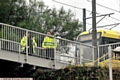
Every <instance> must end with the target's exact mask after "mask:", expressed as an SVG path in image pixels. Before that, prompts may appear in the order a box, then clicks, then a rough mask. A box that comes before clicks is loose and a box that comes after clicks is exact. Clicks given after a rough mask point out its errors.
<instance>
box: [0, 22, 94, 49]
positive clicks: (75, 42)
mask: <svg viewBox="0 0 120 80" xmlns="http://www.w3.org/2000/svg"><path fill="white" fill-rule="evenodd" d="M0 25H3V26H10V27H12V28H16V29H22V30H28V31H30V32H33V33H37V34H41V35H44V36H47V34H44V33H40V32H37V31H32V30H29V29H24V28H20V27H17V26H13V25H9V24H4V23H0ZM51 37H54V36H51ZM54 38H55V39H59V40H65V41H68V42H71V43H74V44H79V45H83V46H88V47H92V48H95V46H92V45H87V44H84V43H79V42H77V41H72V40H68V39H64V38H57V37H54Z"/></svg>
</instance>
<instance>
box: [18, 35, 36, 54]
mask: <svg viewBox="0 0 120 80" xmlns="http://www.w3.org/2000/svg"><path fill="white" fill-rule="evenodd" d="M26 38H27V37H26V36H24V37H23V38H22V39H21V42H20V45H21V51H23V50H24V49H25V47H26V44H27V43H26ZM32 45H33V52H34V53H35V47H36V46H37V43H36V42H35V38H34V37H33V38H32Z"/></svg>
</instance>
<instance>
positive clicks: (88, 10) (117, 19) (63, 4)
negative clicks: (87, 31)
mask: <svg viewBox="0 0 120 80" xmlns="http://www.w3.org/2000/svg"><path fill="white" fill-rule="evenodd" d="M53 1H54V2H56V3H59V4H63V5H65V6H69V7H73V8H76V9H80V10H83V8H80V7H77V6H73V5H70V4H65V3H62V2H59V1H56V0H53ZM87 1H88V2H91V1H89V0H87ZM97 5H99V4H98V3H97ZM102 6H103V5H102ZM104 8H106V6H104ZM107 8H108V7H107ZM108 9H109V8H108ZM111 10H112V9H111ZM113 10H114V9H113ZM86 11H87V12H91V13H92V11H90V10H86ZM114 11H117V10H114ZM117 12H119V13H120V11H117ZM96 14H101V13H97V12H96ZM110 18H112V19H114V20H117V21H120V20H119V19H117V18H114V17H110ZM105 19H106V18H105ZM80 22H82V21H80ZM86 24H89V25H92V24H90V23H86Z"/></svg>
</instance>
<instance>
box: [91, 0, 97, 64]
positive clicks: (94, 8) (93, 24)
mask: <svg viewBox="0 0 120 80" xmlns="http://www.w3.org/2000/svg"><path fill="white" fill-rule="evenodd" d="M96 33H97V32H96V0H92V44H93V46H95V47H96V48H95V50H94V59H95V60H96V59H97V58H98V55H97V36H96ZM97 62H98V61H96V62H95V65H96V66H97V64H98V63H97Z"/></svg>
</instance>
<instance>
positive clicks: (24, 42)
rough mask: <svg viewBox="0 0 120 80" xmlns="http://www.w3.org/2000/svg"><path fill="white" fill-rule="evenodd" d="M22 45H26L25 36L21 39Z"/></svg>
mask: <svg viewBox="0 0 120 80" xmlns="http://www.w3.org/2000/svg"><path fill="white" fill-rule="evenodd" d="M20 45H21V46H23V47H26V39H25V36H24V37H23V38H22V39H21V41H20Z"/></svg>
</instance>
